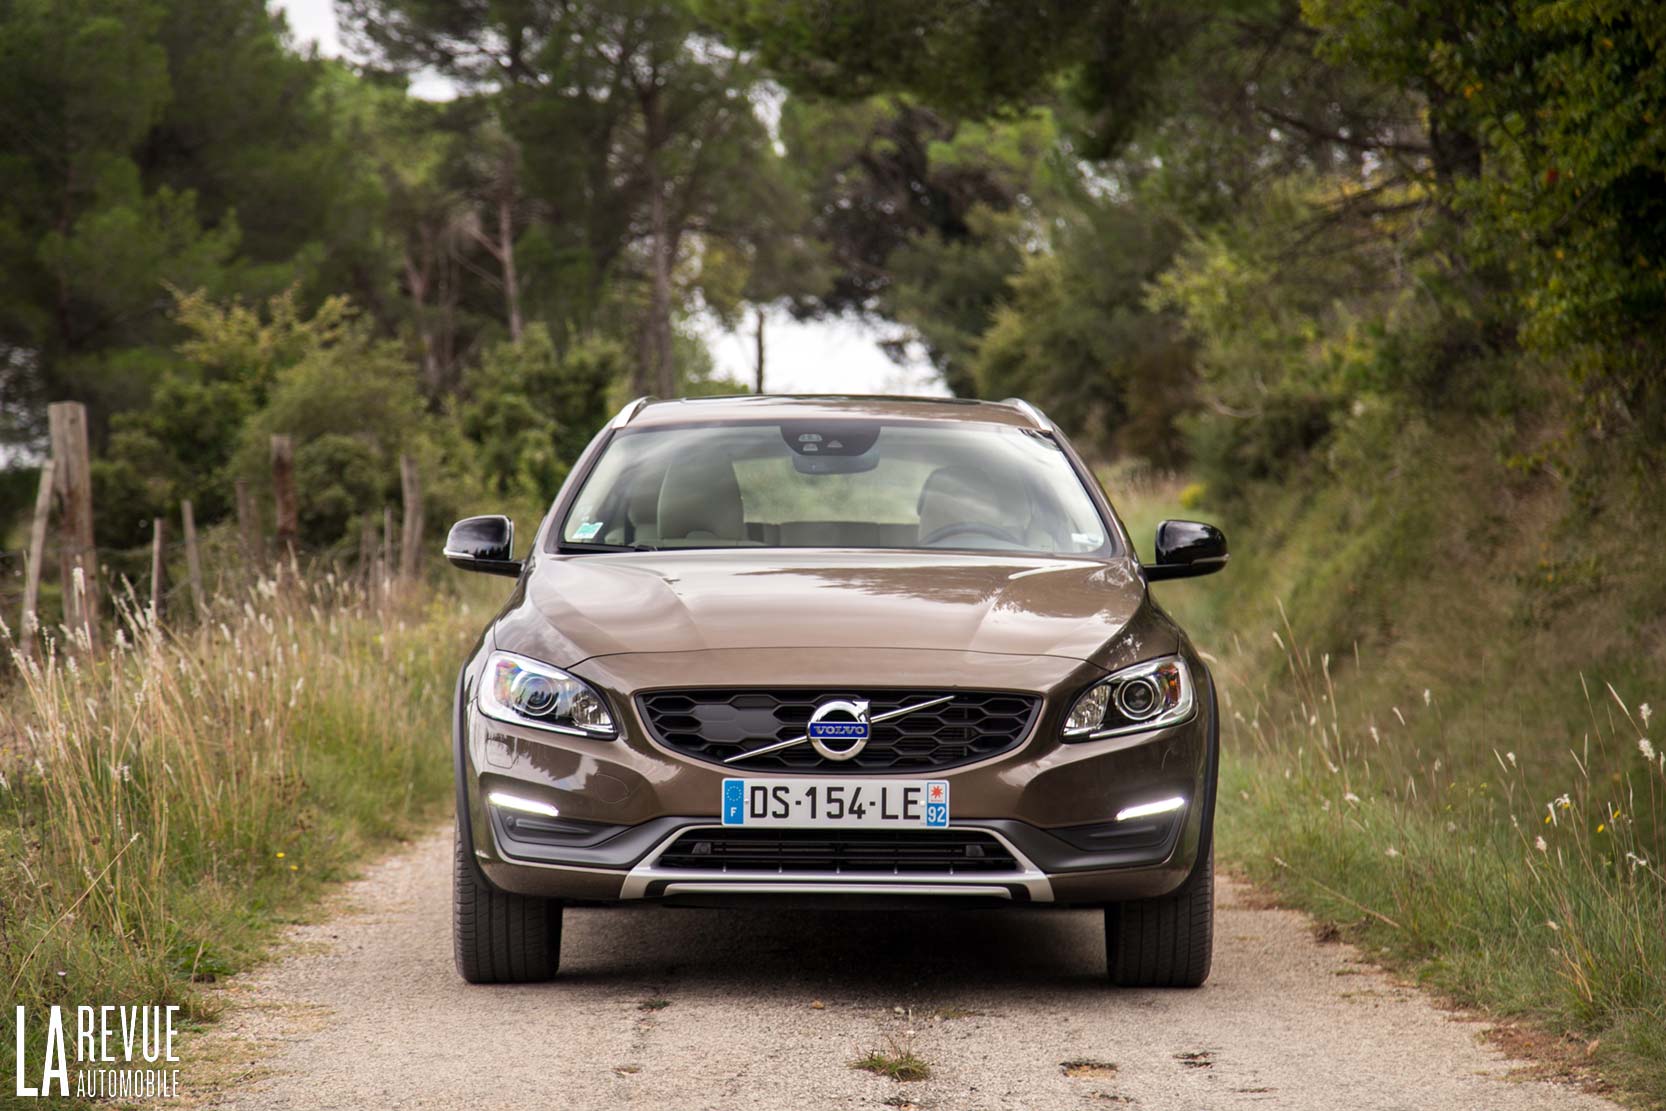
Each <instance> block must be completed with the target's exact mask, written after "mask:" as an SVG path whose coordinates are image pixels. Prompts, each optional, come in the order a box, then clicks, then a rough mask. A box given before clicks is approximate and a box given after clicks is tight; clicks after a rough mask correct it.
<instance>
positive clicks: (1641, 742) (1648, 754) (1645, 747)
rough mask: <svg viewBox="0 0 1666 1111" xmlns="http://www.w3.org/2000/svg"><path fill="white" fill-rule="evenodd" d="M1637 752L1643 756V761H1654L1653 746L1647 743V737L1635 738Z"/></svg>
mask: <svg viewBox="0 0 1666 1111" xmlns="http://www.w3.org/2000/svg"><path fill="white" fill-rule="evenodd" d="M1637 751H1638V752H1641V753H1642V754H1643V759H1645V760H1653V759H1654V746H1653V745H1652V744H1650V743H1649V739H1648V738H1647V737H1639V738H1637Z"/></svg>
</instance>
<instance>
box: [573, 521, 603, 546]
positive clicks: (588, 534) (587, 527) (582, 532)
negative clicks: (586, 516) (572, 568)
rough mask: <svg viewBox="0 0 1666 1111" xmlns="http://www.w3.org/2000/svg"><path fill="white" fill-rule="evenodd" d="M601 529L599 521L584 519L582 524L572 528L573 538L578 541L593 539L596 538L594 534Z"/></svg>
mask: <svg viewBox="0 0 1666 1111" xmlns="http://www.w3.org/2000/svg"><path fill="white" fill-rule="evenodd" d="M601 531H602V522H601V521H586V522H584V524H582V525H580V526H579V527H578V528H576V529H574V530H573V539H574V540H577V541H580V542H581V543H582V542H583V541H585V540H594V539H595V538H596V534H597V533H599V532H601Z"/></svg>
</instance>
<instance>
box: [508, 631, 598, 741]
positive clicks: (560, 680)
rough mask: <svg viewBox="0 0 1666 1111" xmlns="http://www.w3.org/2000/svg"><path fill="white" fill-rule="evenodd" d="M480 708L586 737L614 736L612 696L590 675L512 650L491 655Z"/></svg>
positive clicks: (518, 722) (510, 720)
mask: <svg viewBox="0 0 1666 1111" xmlns="http://www.w3.org/2000/svg"><path fill="white" fill-rule="evenodd" d="M480 712H481V713H483V714H485V715H486V716H487V717H489V718H495V719H496V720H498V721H506V722H508V723H510V724H511V725H530V726H532V727H533V728H535V729H549V730H553V731H554V732H557V733H574V734H577V735H579V736H581V737H612V736H613V735H614V728H613V715H612V714H611V713H609V712H608V709H607V700H606V699H604V698H603V697H602V696H601V695H600V694H598V693H597V692H596V691H595V690H594V689H593V688H592V687H591V686H590V685H589V684H588V683H586V682H585V681H584V680H582V679H580V678H578V677H576V676H573V675H569V674H567V673H566V672H565V671H562V670H561V669H560V668H559V667H551V666H550V665H549V664H542V663H539V662H538V661H537V660H529V659H527V658H526V657H525V656H517V655H515V654H514V653H512V652H493V653H492V654H491V655H490V656H488V657H487V658H486V674H485V675H484V676H483V677H482V679H481V682H480Z"/></svg>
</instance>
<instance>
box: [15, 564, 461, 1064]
mask: <svg viewBox="0 0 1666 1111" xmlns="http://www.w3.org/2000/svg"><path fill="white" fill-rule="evenodd" d="M377 593H378V594H379V595H380V594H382V593H384V592H377ZM475 605H476V607H478V606H479V605H480V603H478V602H477V603H475ZM470 608H471V607H470V605H469V604H468V603H467V602H464V601H460V600H458V599H456V598H440V597H434V596H431V595H428V594H426V593H419V592H412V593H411V594H409V595H405V596H402V597H395V598H393V599H392V600H376V599H373V598H370V597H367V596H366V592H365V591H364V590H362V589H361V588H359V587H358V586H356V585H352V584H349V583H344V582H341V581H338V580H336V579H335V578H334V576H330V575H325V576H323V577H322V578H320V579H317V580H315V581H298V580H297V577H296V576H294V575H293V573H291V574H290V575H288V576H287V581H286V582H285V583H283V584H280V583H278V582H274V581H272V580H264V581H261V582H259V583H258V584H255V585H253V586H251V587H249V588H247V589H246V590H244V591H242V592H241V593H239V594H238V595H236V596H228V597H222V598H219V599H216V600H215V601H214V602H213V604H212V613H211V616H210V618H209V619H208V620H206V621H204V622H202V623H200V624H199V625H196V626H192V627H186V628H182V629H179V630H177V631H176V630H172V629H168V630H164V629H162V628H159V627H157V626H155V625H154V624H152V623H151V622H149V621H148V620H146V618H145V616H144V614H143V613H142V612H141V611H140V610H139V609H138V607H137V606H136V605H129V606H127V607H125V610H124V616H123V619H122V621H121V623H120V630H119V632H117V631H113V630H107V633H106V635H107V636H113V637H114V639H115V641H116V646H115V648H114V649H113V650H112V651H111V652H110V653H109V654H108V655H107V656H106V657H105V658H103V659H97V660H90V661H87V662H83V661H82V660H81V659H79V658H78V657H77V655H76V654H73V653H70V654H66V653H64V652H63V651H62V647H63V646H62V645H61V644H57V645H50V646H49V647H48V650H47V652H46V654H45V657H44V659H41V660H37V661H34V662H28V663H20V666H19V672H18V677H17V679H16V681H15V683H14V685H13V687H12V689H10V690H8V691H6V692H5V693H4V695H3V697H0V891H3V892H4V895H3V896H0V978H3V979H4V982H5V983H6V984H7V985H8V990H7V992H6V995H7V997H8V1002H10V1003H12V1004H14V1005H15V1004H22V1005H24V1006H26V1007H27V1008H28V1014H29V1023H28V1028H27V1029H28V1039H29V1048H28V1056H29V1059H30V1060H31V1061H32V1062H33V1064H32V1066H31V1067H32V1071H33V1072H34V1073H35V1074H36V1075H38V1070H39V1062H40V1050H41V1039H42V1037H43V1031H44V1026H45V1014H46V1009H47V1008H48V1007H49V1006H51V1005H53V1004H60V1005H63V1006H65V1007H66V1008H73V1007H74V1006H75V1005H78V1004H89V1005H168V1004H176V1005H178V1006H180V1008H181V1011H180V1014H181V1016H182V1018H183V1019H184V1020H185V1021H186V1022H187V1023H193V1022H198V1021H202V1020H205V1019H208V1018H211V1017H212V1016H213V1013H214V1008H215V1003H214V1001H213V998H212V996H211V994H210V993H206V992H204V991H203V990H202V986H203V985H204V984H207V983H211V982H213V981H214V980H216V979H218V978H220V977H223V976H225V975H228V974H230V973H234V972H237V971H240V970H242V969H245V968H247V967H249V965H250V964H251V963H252V962H254V961H255V960H257V959H258V958H259V957H260V956H262V955H263V954H264V953H265V952H266V951H267V949H268V947H269V946H270V944H271V943H272V942H273V940H274V939H275V938H276V935H277V933H278V931H279V930H280V928H281V927H282V926H283V925H285V924H286V923H289V922H292V921H295V920H297V918H298V916H300V915H301V914H303V913H304V912H305V910H306V908H307V906H308V904H309V903H311V902H312V901H313V900H315V899H316V898H317V896H318V895H319V894H320V893H321V892H322V890H323V888H324V887H325V885H327V884H330V883H332V882H335V881H338V880H341V879H344V878H346V877H348V876H350V875H351V874H352V873H353V871H354V868H355V866H356V865H357V864H358V863H359V862H361V861H362V860H363V858H364V857H365V855H366V854H367V853H368V852H369V851H371V850H373V849H374V848H376V847H378V846H380V845H383V844H385V843H387V842H388V841H390V840H392V839H395V838H398V837H400V836H403V835H405V834H407V833H410V832H412V831H414V830H416V829H418V828H420V827H421V826H422V825H424V824H425V823H427V822H429V821H431V820H433V818H434V817H436V816H437V815H438V814H439V813H440V811H441V810H442V809H443V806H444V803H445V801H446V800H447V798H448V797H449V794H448V787H449V782H450V760H449V746H448V745H447V743H446V738H447V736H448V733H447V721H448V716H449V712H450V708H451V694H452V681H453V677H454V674H455V668H456V666H457V665H458V662H459V661H460V660H461V658H462V656H463V653H464V651H465V649H466V646H467V643H468V639H469V637H470V636H471V635H472V633H473V631H474V630H475V629H477V628H478V625H479V624H480V616H479V613H478V609H477V611H476V613H475V614H474V615H473V616H471V614H470ZM0 646H3V647H4V648H5V649H7V650H9V649H10V648H11V645H10V642H9V635H8V636H7V637H6V639H5V640H4V641H3V642H0ZM69 1013H70V1014H71V1015H73V1011H72V1010H71V1011H70V1012H69ZM5 1043H6V1044H5V1046H4V1050H3V1051H0V1060H3V1064H0V1073H3V1074H4V1075H6V1076H10V1075H12V1072H13V1069H14V1068H15V1062H14V1057H15V1052H16V1051H15V1044H14V1043H13V1042H12V1040H11V1038H10V1037H8V1038H7V1039H5ZM179 1067H180V1069H181V1082H182V1085H184V1086H185V1087H187V1088H188V1087H189V1084H190V1077H191V1070H190V1061H189V1060H185V1061H182V1062H181V1063H180V1065H179ZM72 1073H73V1068H72ZM71 1083H72V1084H73V1076H72V1080H71ZM8 1085H9V1081H8Z"/></svg>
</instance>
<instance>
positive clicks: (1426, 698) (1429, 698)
mask: <svg viewBox="0 0 1666 1111" xmlns="http://www.w3.org/2000/svg"><path fill="white" fill-rule="evenodd" d="M1434 700H1435V696H1434V695H1433V694H1432V693H1430V691H1429V688H1428V687H1424V688H1423V705H1425V706H1428V705H1430V704H1431V703H1432V702H1434Z"/></svg>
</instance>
